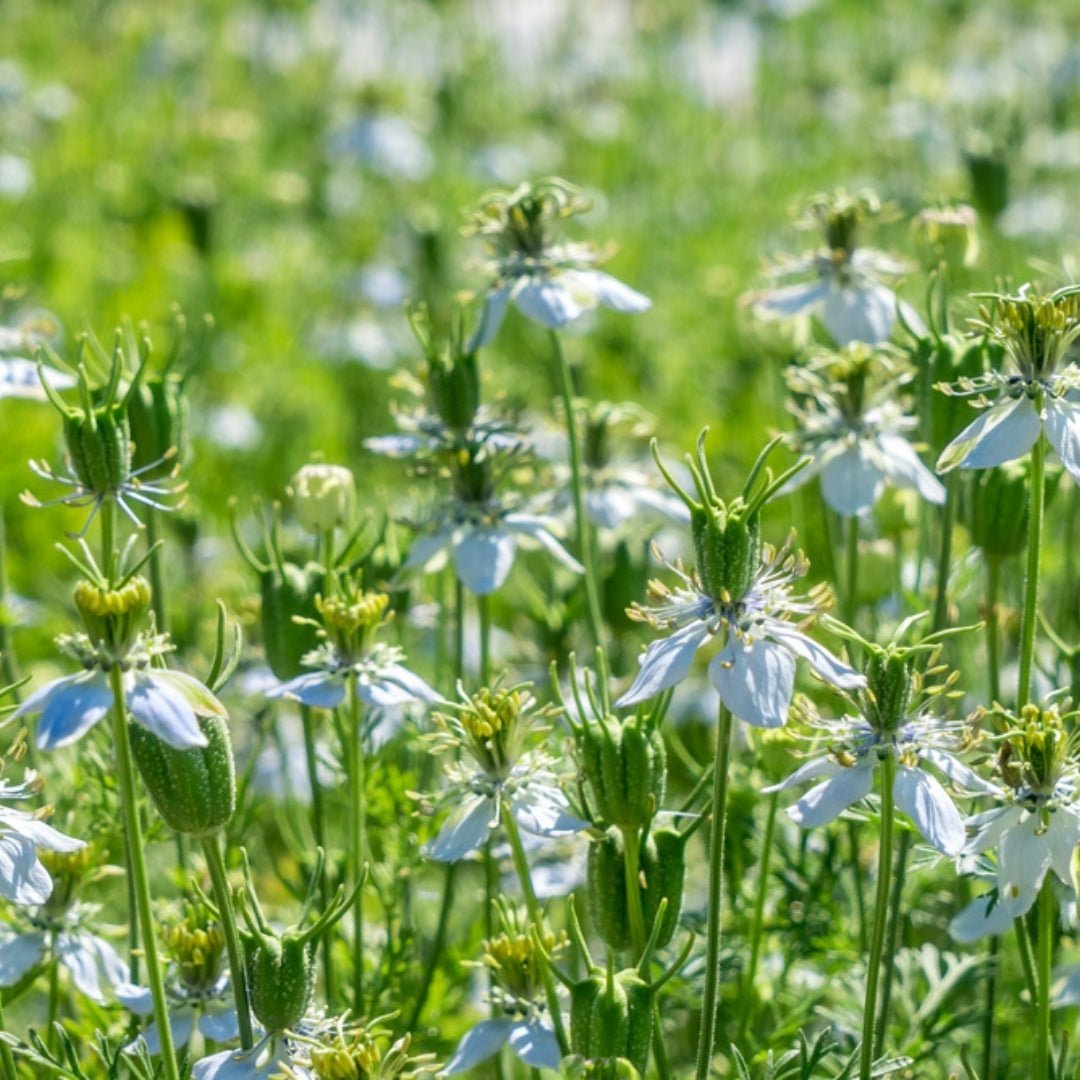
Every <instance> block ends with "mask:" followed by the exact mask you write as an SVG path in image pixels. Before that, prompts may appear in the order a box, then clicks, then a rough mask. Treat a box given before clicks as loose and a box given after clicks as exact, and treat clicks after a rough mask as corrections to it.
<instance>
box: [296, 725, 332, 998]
mask: <svg viewBox="0 0 1080 1080" xmlns="http://www.w3.org/2000/svg"><path fill="white" fill-rule="evenodd" d="M300 723H301V726H302V727H303V729H304V758H305V760H306V762H307V775H308V787H310V788H311V828H312V831H313V832H314V834H315V844H316V846H317V847H320V848H322V850H323V854H324V855H326V850H327V849H326V809H325V806H324V805H323V791H322V786H321V785H320V784H319V766H318V751H317V749H316V746H315V713H314V711H313V710H312V708H311V707H310V706H309V705H301V706H300ZM319 896H320V898H321V900H322V909H323V911H327V910H328V909H329V907H330V871H329V869H328V867H327V864H326V861H325V860H324V861H323V864H322V873H321V875H320V877H319ZM322 952H323V982H324V983H325V984H326V985H325V987H324V989H325V992H326V1000H327V1001H331V1002H332V1001H334V1000H335V999H336V997H337V993H336V989H337V983H336V979H335V977H334V935H333V934H324V935H323V940H322Z"/></svg>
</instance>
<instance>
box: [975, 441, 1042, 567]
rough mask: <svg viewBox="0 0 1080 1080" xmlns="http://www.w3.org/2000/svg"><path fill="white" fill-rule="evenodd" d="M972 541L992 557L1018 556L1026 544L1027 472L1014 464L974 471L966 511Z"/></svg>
mask: <svg viewBox="0 0 1080 1080" xmlns="http://www.w3.org/2000/svg"><path fill="white" fill-rule="evenodd" d="M969 527H970V529H971V541H972V543H973V544H974V545H975V546H976V547H978V548H982V550H983V552H984V553H985V554H986V555H988V556H990V557H992V558H999V559H1000V558H1006V557H1007V556H1009V555H1019V554H1020V552H1021V551H1023V550H1024V548H1025V546H1026V545H1027V530H1028V482H1027V470H1026V469H1025V468H1024V467H1023V466H1022V465H1020V464H1018V463H1016V462H1010V463H1009V464H1008V465H1002V466H1001V467H999V468H996V469H980V470H978V471H976V473H975V475H974V477H973V479H972V486H971V501H970V511H969Z"/></svg>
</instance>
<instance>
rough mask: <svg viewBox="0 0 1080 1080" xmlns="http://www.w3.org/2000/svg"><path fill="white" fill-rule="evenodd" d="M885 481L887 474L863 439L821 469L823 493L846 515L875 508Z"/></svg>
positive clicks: (836, 508) (826, 498) (826, 499)
mask: <svg viewBox="0 0 1080 1080" xmlns="http://www.w3.org/2000/svg"><path fill="white" fill-rule="evenodd" d="M884 483H885V473H884V471H883V470H882V469H881V468H880V466H879V465H878V464H877V462H876V461H875V460H874V456H873V455H872V454H871V453H870V452H869V451H868V449H867V447H866V446H865V445H864V444H863V443H862V442H856V443H855V445H854V446H849V447H847V448H846V449H845V450H843V451H842V452H841V453H839V454H837V455H836V456H835V457H833V458H831V459H830V460H829V462H828V464H827V465H826V466H825V467H824V468H823V469H822V470H821V494H822V497H823V498H824V499H825V501H826V502H827V503H828V504H829V506H831V507H832V508H833V509H834V510H835V511H836V512H837V513H838V514H840V515H842V516H843V517H854V516H855V515H856V514H865V513H866V512H867V511H868V510H871V509H873V506H874V503H876V502H877V500H878V496H879V495H880V494H881V489H882V487H883V486H884Z"/></svg>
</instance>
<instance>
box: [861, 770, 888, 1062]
mask: <svg viewBox="0 0 1080 1080" xmlns="http://www.w3.org/2000/svg"><path fill="white" fill-rule="evenodd" d="M895 776H896V759H895V758H894V757H893V756H892V754H889V755H888V756H887V757H886V758H885V760H884V761H883V762H882V763H881V838H880V840H879V843H878V879H877V897H876V899H875V901H874V925H873V930H872V932H871V936H870V955H869V956H868V957H867V961H866V1001H865V1003H864V1005H863V1029H862V1046H861V1048H860V1053H859V1080H870V1075H871V1067H872V1066H873V1063H874V1041H875V1036H874V1031H875V1020H876V1018H877V990H878V977H879V976H880V974H881V954H882V951H883V949H884V946H885V923H886V920H887V918H888V914H889V876H890V871H891V869H892V846H893V779H894V777H895ZM887 1020H888V1017H886V1016H883V1017H882V1018H881V1023H882V1025H883V1026H884V1024H885V1023H886V1022H887Z"/></svg>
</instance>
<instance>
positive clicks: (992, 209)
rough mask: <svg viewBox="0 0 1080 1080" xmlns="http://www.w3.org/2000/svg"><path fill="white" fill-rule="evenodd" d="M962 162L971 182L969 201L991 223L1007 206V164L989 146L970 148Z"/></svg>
mask: <svg viewBox="0 0 1080 1080" xmlns="http://www.w3.org/2000/svg"><path fill="white" fill-rule="evenodd" d="M964 161H965V162H966V163H967V169H968V178H969V179H970V181H971V201H972V202H973V203H974V204H975V205H976V206H977V207H978V209H979V212H980V213H982V214H985V215H986V216H987V217H988V218H990V219H991V221H992V220H993V219H994V218H996V217H997V216H998V214H1000V213H1001V211H1002V210H1004V209H1005V207H1006V206H1008V205H1009V163H1008V162H1007V161H1006V160H1005V158H1004V157H1002V155H1001V154H1000V153H999V152H997V151H995V150H993V149H992V148H991V147H990V146H989V145H978V146H973V147H971V148H970V149H969V150H968V151H967V153H966V154H965V155H964Z"/></svg>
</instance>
